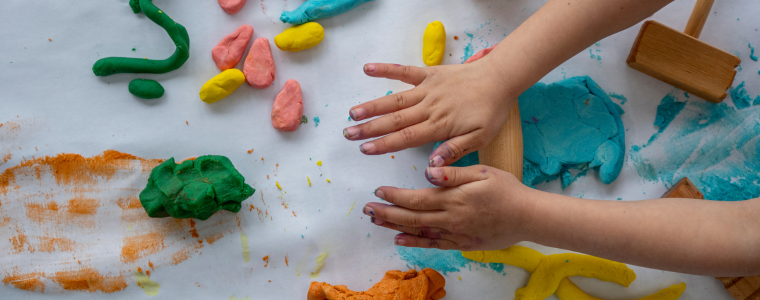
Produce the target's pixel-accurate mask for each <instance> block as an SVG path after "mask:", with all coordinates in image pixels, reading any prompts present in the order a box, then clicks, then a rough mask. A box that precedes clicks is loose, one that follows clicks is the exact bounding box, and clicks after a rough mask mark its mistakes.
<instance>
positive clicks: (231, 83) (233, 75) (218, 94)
mask: <svg viewBox="0 0 760 300" xmlns="http://www.w3.org/2000/svg"><path fill="white" fill-rule="evenodd" d="M244 82H245V75H243V72H241V71H240V70H238V69H229V70H226V71H224V72H222V73H219V75H216V76H214V78H211V79H210V80H209V81H207V82H206V83H204V84H203V87H201V92H200V94H199V95H200V96H201V100H203V102H206V103H214V102H216V101H219V100H222V99H224V98H225V97H227V96H229V95H230V94H232V93H233V92H234V91H235V90H236V89H237V88H238V87H240V86H241V85H242V84H243V83H244Z"/></svg>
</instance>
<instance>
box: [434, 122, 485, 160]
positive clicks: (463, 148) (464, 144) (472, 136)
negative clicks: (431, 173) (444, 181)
mask: <svg viewBox="0 0 760 300" xmlns="http://www.w3.org/2000/svg"><path fill="white" fill-rule="evenodd" d="M476 132H477V130H476V131H473V132H470V133H468V134H465V135H460V136H457V137H454V138H452V139H450V140H448V141H446V142H444V143H443V144H441V145H440V146H438V148H435V150H433V153H432V154H430V160H429V161H428V165H429V166H431V167H443V166H448V165H451V164H453V163H455V162H457V161H458V160H459V159H461V158H462V157H464V156H465V155H467V154H470V153H472V152H475V151H477V150H478V149H480V148H482V147H483V146H485V145H486V144H485V143H483V142H480V140H482V139H480V138H478V134H476Z"/></svg>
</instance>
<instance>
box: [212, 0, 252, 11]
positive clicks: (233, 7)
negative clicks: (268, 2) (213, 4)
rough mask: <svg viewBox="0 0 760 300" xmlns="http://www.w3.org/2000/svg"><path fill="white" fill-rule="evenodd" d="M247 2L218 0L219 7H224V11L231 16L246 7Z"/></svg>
mask: <svg viewBox="0 0 760 300" xmlns="http://www.w3.org/2000/svg"><path fill="white" fill-rule="evenodd" d="M246 1H248V0H218V2H219V6H221V7H222V10H224V12H226V13H228V14H230V15H232V14H236V13H237V12H239V11H240V9H242V8H243V6H244V5H245V2H246Z"/></svg>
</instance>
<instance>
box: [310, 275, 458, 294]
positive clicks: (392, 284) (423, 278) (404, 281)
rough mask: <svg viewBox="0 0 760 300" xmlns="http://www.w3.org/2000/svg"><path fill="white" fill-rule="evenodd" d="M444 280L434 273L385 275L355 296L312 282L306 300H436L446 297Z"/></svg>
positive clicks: (341, 288) (339, 287)
mask: <svg viewBox="0 0 760 300" xmlns="http://www.w3.org/2000/svg"><path fill="white" fill-rule="evenodd" d="M445 285H446V280H445V279H444V278H443V276H441V274H440V273H438V272H436V271H435V270H433V269H422V270H421V271H419V272H417V271H415V270H409V271H406V272H401V271H395V270H394V271H388V272H387V273H385V277H383V280H381V281H380V282H378V283H377V284H375V285H374V286H373V287H372V288H370V289H369V290H367V291H366V292H354V291H352V290H349V289H348V288H347V287H346V286H345V285H336V286H331V285H329V284H327V283H324V282H316V281H314V282H312V283H311V286H310V287H309V294H308V295H307V296H306V299H307V300H404V299H415V300H438V299H441V298H443V297H445V296H446V291H445V290H444V289H443V287H444V286H445Z"/></svg>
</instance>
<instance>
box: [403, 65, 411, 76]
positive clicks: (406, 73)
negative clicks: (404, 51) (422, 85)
mask: <svg viewBox="0 0 760 300" xmlns="http://www.w3.org/2000/svg"><path fill="white" fill-rule="evenodd" d="M411 75H412V67H411V66H401V76H402V77H409V76H411Z"/></svg>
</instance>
